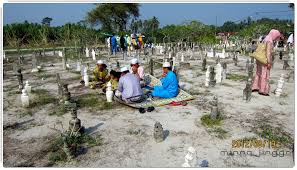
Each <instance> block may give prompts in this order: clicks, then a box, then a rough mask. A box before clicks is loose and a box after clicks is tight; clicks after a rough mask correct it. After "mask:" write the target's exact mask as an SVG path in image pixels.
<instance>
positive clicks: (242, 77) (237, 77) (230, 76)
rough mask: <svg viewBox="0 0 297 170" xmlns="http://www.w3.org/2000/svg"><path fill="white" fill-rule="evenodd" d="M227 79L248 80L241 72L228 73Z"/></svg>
mask: <svg viewBox="0 0 297 170" xmlns="http://www.w3.org/2000/svg"><path fill="white" fill-rule="evenodd" d="M226 79H228V80H233V81H246V80H247V76H245V75H240V74H232V73H228V74H227V76H226Z"/></svg>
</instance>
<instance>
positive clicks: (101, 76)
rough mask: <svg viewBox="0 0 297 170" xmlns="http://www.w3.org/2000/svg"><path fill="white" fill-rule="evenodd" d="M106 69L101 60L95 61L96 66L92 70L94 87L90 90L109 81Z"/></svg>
mask: <svg viewBox="0 0 297 170" xmlns="http://www.w3.org/2000/svg"><path fill="white" fill-rule="evenodd" d="M106 67H107V66H106V64H105V63H104V62H103V61H102V60H99V61H97V65H96V67H95V69H94V70H93V76H94V80H93V81H94V85H93V86H92V88H95V87H96V86H99V87H101V86H102V85H103V84H104V83H106V82H107V81H108V80H109V76H108V70H107V68H106Z"/></svg>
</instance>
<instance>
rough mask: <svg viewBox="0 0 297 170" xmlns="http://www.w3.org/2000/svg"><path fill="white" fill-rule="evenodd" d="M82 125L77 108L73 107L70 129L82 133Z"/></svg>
mask: <svg viewBox="0 0 297 170" xmlns="http://www.w3.org/2000/svg"><path fill="white" fill-rule="evenodd" d="M82 129H83V128H82V126H81V121H80V119H78V118H77V109H76V107H75V108H72V109H71V120H70V121H69V131H72V132H81V133H82Z"/></svg>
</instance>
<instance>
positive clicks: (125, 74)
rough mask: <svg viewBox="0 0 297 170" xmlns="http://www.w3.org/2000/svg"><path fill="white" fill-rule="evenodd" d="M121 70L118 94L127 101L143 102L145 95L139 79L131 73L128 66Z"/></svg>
mask: <svg viewBox="0 0 297 170" xmlns="http://www.w3.org/2000/svg"><path fill="white" fill-rule="evenodd" d="M121 72H122V75H121V78H120V80H119V84H118V89H117V91H116V93H115V94H116V96H117V97H118V98H120V99H121V100H123V101H125V102H127V103H133V102H142V101H143V100H144V95H143V91H142V89H141V87H140V82H139V79H138V78H137V77H136V76H135V75H134V74H131V73H129V69H128V68H127V67H123V68H121Z"/></svg>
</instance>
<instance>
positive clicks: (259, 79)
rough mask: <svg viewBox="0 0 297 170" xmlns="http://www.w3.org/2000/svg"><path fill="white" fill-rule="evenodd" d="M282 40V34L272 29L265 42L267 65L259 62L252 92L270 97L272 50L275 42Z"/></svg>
mask: <svg viewBox="0 0 297 170" xmlns="http://www.w3.org/2000/svg"><path fill="white" fill-rule="evenodd" d="M280 38H281V33H280V32H279V31H278V30H275V29H272V30H271V31H270V32H269V34H268V35H267V36H266V37H265V39H264V40H263V43H266V45H267V48H266V57H267V64H266V65H264V64H262V63H260V62H258V61H257V71H256V75H255V76H254V79H253V84H252V91H253V92H258V93H259V94H260V95H264V96H269V90H270V86H269V78H270V69H271V67H272V50H273V41H276V40H279V39H280Z"/></svg>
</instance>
